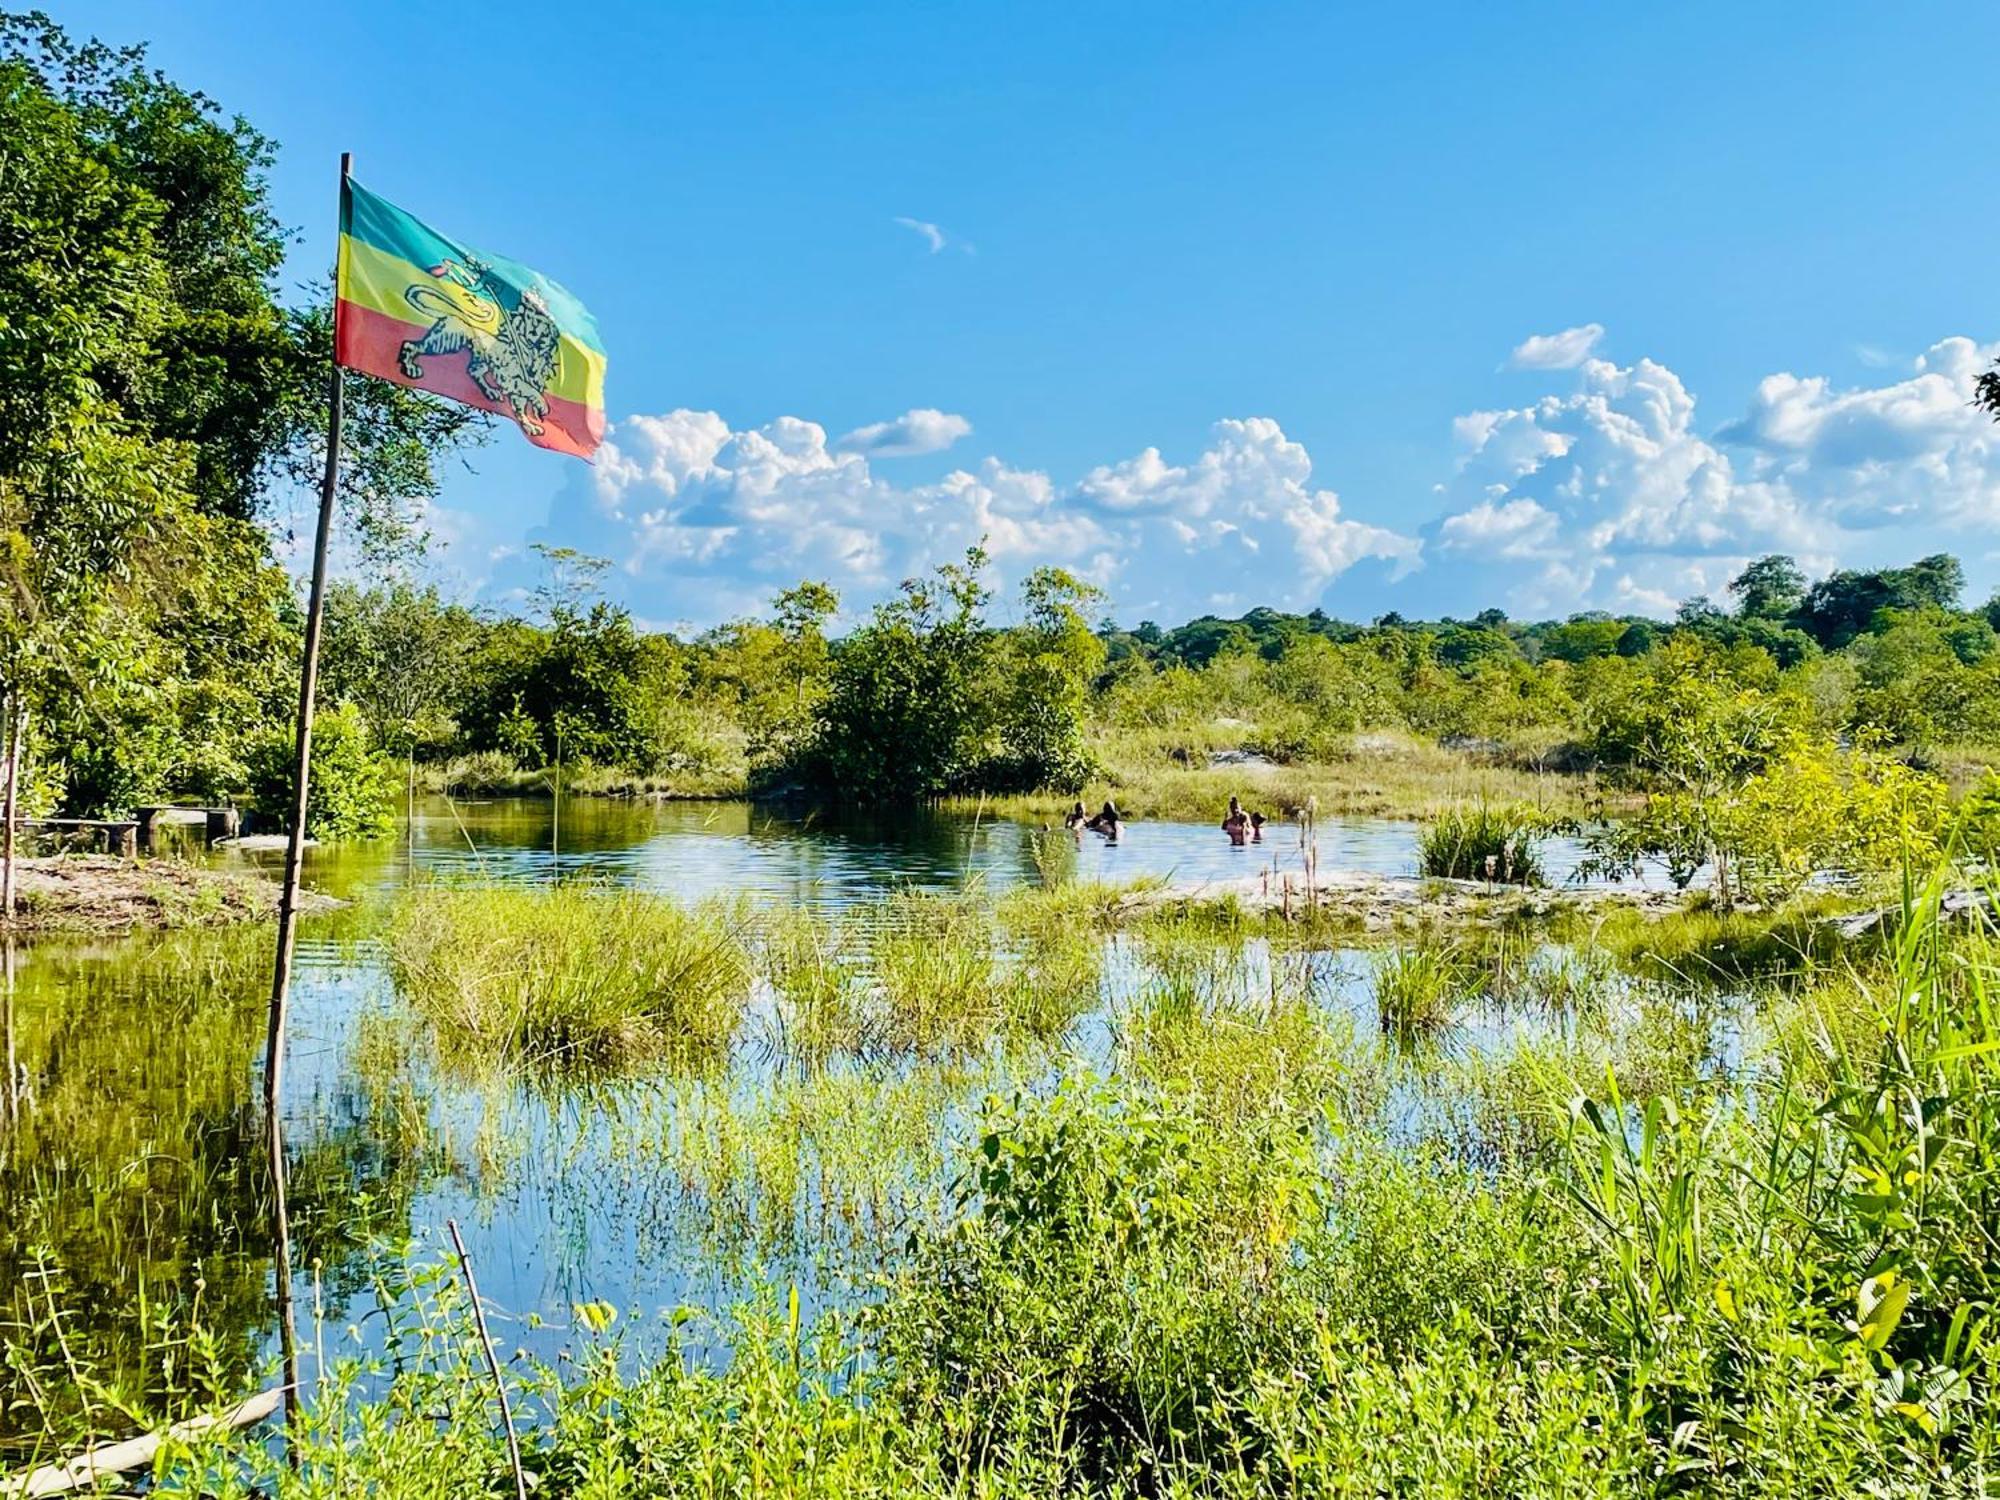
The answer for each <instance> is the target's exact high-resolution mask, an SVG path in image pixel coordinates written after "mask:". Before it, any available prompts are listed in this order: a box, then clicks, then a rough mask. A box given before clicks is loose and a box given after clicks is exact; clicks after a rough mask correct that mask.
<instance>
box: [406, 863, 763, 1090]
mask: <svg viewBox="0 0 2000 1500" xmlns="http://www.w3.org/2000/svg"><path fill="white" fill-rule="evenodd" d="M747 923H748V918H747V915H746V914H745V913H744V912H743V911H742V910H741V909H739V908H736V907H733V906H729V905H722V904H714V903H710V904H705V905H702V906H697V907H692V908H683V907H680V906H677V905H675V904H674V903H673V902H671V901H666V900H662V899H660V898H659V897H656V896H647V895H642V894H639V893H637V892H632V891H613V890H606V889H600V888H597V887H593V886H583V885H564V886H554V887H549V888H544V889H536V888H530V887H520V886H512V887H499V886H464V887H454V886H429V887H422V888H419V889H417V890H414V891H412V892H410V893H409V894H407V895H405V896H404V897H403V898H402V899H401V900H400V901H399V902H398V903H397V906H396V910H395V912H394V914H393V916H392V917H391V919H390V924H389V930H388V935H387V945H388V954H389V970H390V974H391V976H392V977H393V979H394V980H395V984H396V988H397V990H398V991H399V993H401V994H402V995H403V996H404V997H405V998H406V999H407V1000H408V1001H409V1002H410V1003H411V1004H412V1005H413V1006H414V1007H415V1008H416V1009H417V1011H418V1012H419V1013H420V1014H422V1015H423V1016H424V1017H425V1018H426V1019H427V1020H429V1022H430V1023H431V1024H432V1025H433V1026H434V1027H435V1028H436V1030H437V1033H438V1035H439V1037H440V1040H441V1051H442V1052H443V1053H444V1055H445V1056H446V1057H447V1058H459V1059H464V1060H468V1061H470V1062H473V1063H475V1064H498V1065H501V1066H504V1067H508V1068H528V1069H533V1070H550V1071H562V1070H566V1069H575V1068H592V1067H618V1066H624V1065H629V1064H632V1063H636V1062H641V1061H667V1062H671V1063H676V1064H700V1063H709V1062H713V1061H716V1060H717V1059H719V1058H720V1057H721V1056H722V1054H723V1052H724V1050H725V1049H726V1048H727V1046H728V1044H729V1041H730V1039H731V1038H732V1037H733V1036H734V1034H735V1032H736V1029H737V1025H738V1022H739V1021H740V1020H741V1018H742V1014H743V1007H744V1002H745V1000H746V998H747V996H748V991H749V985H750V978H751V960H750V952H749V947H748V944H747V940H746V931H745V929H746V927H747Z"/></svg>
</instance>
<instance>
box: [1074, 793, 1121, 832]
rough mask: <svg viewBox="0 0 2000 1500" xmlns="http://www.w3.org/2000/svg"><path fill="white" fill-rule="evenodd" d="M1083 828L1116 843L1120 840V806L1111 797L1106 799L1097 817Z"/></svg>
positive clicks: (1079, 804)
mask: <svg viewBox="0 0 2000 1500" xmlns="http://www.w3.org/2000/svg"><path fill="white" fill-rule="evenodd" d="M1077 805H1078V806H1079V807H1081V806H1082V804H1081V803H1078V804H1077ZM1083 826H1084V827H1085V828H1088V829H1089V830H1090V831H1091V832H1092V833H1101V834H1103V835H1104V836H1105V837H1106V838H1107V839H1110V840H1112V841H1113V842H1114V843H1115V842H1116V841H1117V838H1118V830H1119V826H1120V819H1119V817H1118V804H1117V803H1116V802H1113V801H1112V800H1111V799H1110V798H1109V797H1106V798H1105V799H1104V806H1102V807H1100V808H1099V809H1098V810H1097V816H1096V817H1094V818H1092V819H1091V820H1090V821H1089V822H1087V823H1085V824H1084V825H1083Z"/></svg>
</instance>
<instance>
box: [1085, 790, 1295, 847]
mask: <svg viewBox="0 0 2000 1500" xmlns="http://www.w3.org/2000/svg"><path fill="white" fill-rule="evenodd" d="M1266 821H1267V819H1266V818H1265V817H1264V815H1263V814H1262V813H1260V812H1246V811H1244V808H1243V804H1242V803H1241V802H1240V801H1238V800H1237V799H1236V798H1234V797H1231V798H1230V799H1229V811H1228V812H1227V813H1226V814H1224V815H1223V819H1222V831H1223V832H1224V833H1226V834H1228V835H1229V842H1230V843H1232V844H1235V845H1238V846H1239V847H1240V846H1241V845H1244V844H1261V843H1263V842H1264V824H1265V822H1266ZM1124 826H1125V823H1124V819H1123V818H1121V817H1120V816H1119V813H1118V804H1117V803H1116V802H1113V801H1112V800H1111V799H1110V798H1109V797H1107V798H1105V799H1104V806H1102V807H1100V808H1099V809H1098V810H1097V811H1096V812H1095V813H1091V812H1087V811H1085V809H1084V806H1083V802H1082V800H1081V799H1079V800H1078V801H1077V802H1076V804H1075V805H1074V806H1072V807H1071V808H1070V810H1069V812H1068V814H1067V815H1066V816H1065V817H1064V818H1063V827H1065V828H1067V829H1069V830H1070V831H1071V832H1072V833H1074V834H1076V835H1077V837H1079V838H1081V837H1082V836H1083V834H1084V831H1085V830H1088V831H1089V832H1091V833H1101V834H1103V835H1104V838H1105V841H1106V842H1107V843H1113V844H1115V843H1117V842H1118V835H1119V833H1120V832H1121V831H1123V829H1124Z"/></svg>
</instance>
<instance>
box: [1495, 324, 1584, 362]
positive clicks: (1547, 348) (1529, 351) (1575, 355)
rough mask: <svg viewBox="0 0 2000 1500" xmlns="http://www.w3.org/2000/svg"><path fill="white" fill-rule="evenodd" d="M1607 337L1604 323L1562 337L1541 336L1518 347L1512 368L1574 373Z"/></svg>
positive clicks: (1566, 331)
mask: <svg viewBox="0 0 2000 1500" xmlns="http://www.w3.org/2000/svg"><path fill="white" fill-rule="evenodd" d="M1603 337H1604V325H1603V324H1602V323H1585V324H1583V325H1582V326H1581V327H1578V328H1565V329H1564V330H1563V331H1562V332H1561V333H1537V334H1534V335H1531V336H1530V337H1528V338H1526V339H1523V340H1522V341H1521V342H1520V343H1518V344H1516V345H1515V346H1514V352H1513V353H1512V354H1511V355H1509V356H1508V358H1507V363H1508V365H1509V366H1510V367H1511V368H1513V369H1516V370H1574V369H1575V368H1576V367H1577V366H1578V365H1580V364H1582V363H1583V362H1584V361H1585V360H1586V359H1588V358H1590V356H1591V354H1592V352H1593V351H1594V350H1595V349H1596V348H1597V343H1598V340H1599V339H1601V338H1603Z"/></svg>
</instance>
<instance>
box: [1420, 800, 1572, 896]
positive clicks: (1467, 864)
mask: <svg viewBox="0 0 2000 1500" xmlns="http://www.w3.org/2000/svg"><path fill="white" fill-rule="evenodd" d="M1547 829H1548V818H1547V816H1546V815H1545V814H1543V813H1541V812H1539V811H1537V810H1536V809H1534V808H1532V807H1523V806H1520V805H1517V804H1504V803H1490V802H1476V803H1468V804H1462V805H1460V806H1457V807H1453V808H1450V809H1448V810H1447V811H1445V812H1443V813H1440V814H1439V815H1438V816H1436V817H1434V818H1432V819H1430V820H1429V821H1428V822H1426V823H1425V824H1424V828H1423V832H1422V833H1420V834H1419V835H1418V836H1417V867H1418V869H1419V871H1420V872H1421V873H1423V874H1425V875H1431V876H1436V877H1438V878H1441V879H1447V880H1486V881H1498V882H1500V883H1502V884H1505V885H1543V884H1545V883H1546V878H1545V872H1544V871H1543V868H1542V855H1541V841H1542V839H1543V838H1544V837H1545V836H1546V834H1547Z"/></svg>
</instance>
